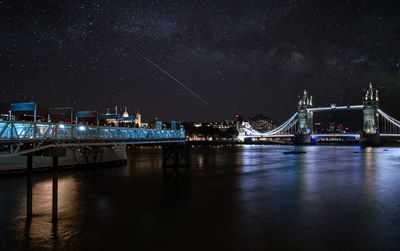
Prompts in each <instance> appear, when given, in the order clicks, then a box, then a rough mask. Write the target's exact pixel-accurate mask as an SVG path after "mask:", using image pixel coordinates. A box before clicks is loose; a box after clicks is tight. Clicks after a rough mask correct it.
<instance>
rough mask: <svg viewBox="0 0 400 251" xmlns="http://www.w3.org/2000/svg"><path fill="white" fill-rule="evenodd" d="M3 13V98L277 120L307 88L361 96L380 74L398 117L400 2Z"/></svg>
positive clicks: (50, 6)
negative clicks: (239, 115) (237, 115)
mask: <svg viewBox="0 0 400 251" xmlns="http://www.w3.org/2000/svg"><path fill="white" fill-rule="evenodd" d="M0 9H1V24H0V34H1V37H0V43H1V45H0V59H1V60H0V64H1V65H0V81H1V82H0V83H1V100H0V102H2V103H3V104H4V103H10V102H24V101H34V102H37V103H38V104H39V108H42V109H46V108H47V107H60V106H62V107H64V106H73V107H74V109H76V110H99V111H100V112H105V110H106V108H107V107H110V108H111V107H115V105H118V106H120V107H122V106H128V108H129V111H130V112H132V113H134V112H136V109H137V107H140V109H141V113H142V116H143V117H144V120H150V119H152V118H154V116H158V117H159V118H160V119H163V120H171V119H175V120H199V121H210V120H223V119H232V118H233V116H234V114H236V113H238V114H241V115H242V116H243V117H245V118H246V117H248V116H253V115H255V114H259V113H264V114H266V115H269V116H270V117H271V118H272V119H274V120H276V121H278V122H279V121H283V120H285V119H286V118H289V117H290V116H291V114H292V113H293V112H295V111H296V102H297V96H298V95H299V94H301V93H302V92H303V89H304V88H306V89H307V90H308V91H309V93H310V94H311V95H312V96H313V101H314V104H315V105H316V106H326V105H329V104H331V103H336V104H338V105H347V104H361V97H362V95H363V89H364V88H366V87H367V86H368V83H369V82H370V81H372V82H373V83H375V85H376V86H377V87H378V89H379V91H380V93H381V108H382V109H383V110H385V111H387V112H388V113H390V114H391V115H393V116H394V117H397V118H399V117H400V14H399V13H400V1H350V0H349V1H336V0H335V1H325V0H324V1H322V0H321V1H295V0H290V1H286V0H279V1H278V0H274V1H266V0H263V1H251V0H246V1H217V0H212V1H200V0H199V1H173V0H170V1H154V0H145V1H118V0H111V1H81V0H76V1H39V0H34V1H0ZM145 58H147V59H149V60H150V61H152V62H154V63H155V64H157V65H158V66H159V67H161V68H162V69H164V70H165V71H166V72H168V73H169V74H171V75H172V76H174V77H175V78H176V79H177V80H179V81H180V82H181V83H183V84H184V85H185V86H186V87H187V88H189V89H191V90H193V91H194V92H195V93H196V94H197V95H198V96H199V97H201V99H203V100H204V101H205V102H206V103H208V105H206V104H204V103H203V102H201V101H200V99H199V98H197V97H196V96H195V95H193V94H191V93H190V92H189V91H188V90H187V89H185V88H183V87H182V86H181V85H179V84H178V83H177V82H176V81H175V80H173V79H171V78H170V77H169V76H167V75H166V74H165V73H164V72H162V71H161V70H160V69H158V68H157V67H155V66H154V65H153V64H151V63H150V62H149V61H147V60H145ZM3 107H4V105H3ZM6 109H7V108H4V109H3V110H2V111H1V112H7V110H6Z"/></svg>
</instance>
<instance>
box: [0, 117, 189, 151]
mask: <svg viewBox="0 0 400 251" xmlns="http://www.w3.org/2000/svg"><path fill="white" fill-rule="evenodd" d="M184 141H185V131H184V130H183V129H179V130H167V129H161V130H160V129H145V128H129V127H110V126H87V125H71V124H60V123H38V122H20V121H0V144H8V143H12V144H14V145H15V146H16V147H15V148H14V150H13V151H14V153H15V152H19V151H21V149H20V148H19V147H20V146H21V145H24V144H25V145H26V144H30V143H34V145H35V147H40V146H46V145H48V144H50V145H52V146H54V145H63V144H80V145H112V144H146V143H157V142H164V143H168V142H171V143H173V142H175V143H176V142H184ZM20 154H22V153H20Z"/></svg>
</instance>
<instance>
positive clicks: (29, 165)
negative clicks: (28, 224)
mask: <svg viewBox="0 0 400 251" xmlns="http://www.w3.org/2000/svg"><path fill="white" fill-rule="evenodd" d="M26 158H27V161H26V167H27V176H26V216H27V217H28V218H32V165H33V164H32V162H33V161H32V158H33V157H32V156H30V155H28V156H26Z"/></svg>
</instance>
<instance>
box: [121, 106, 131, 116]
mask: <svg viewBox="0 0 400 251" xmlns="http://www.w3.org/2000/svg"><path fill="white" fill-rule="evenodd" d="M122 117H124V118H127V117H129V113H128V108H127V107H125V111H124V114H122Z"/></svg>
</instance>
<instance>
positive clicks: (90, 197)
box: [0, 145, 400, 250]
mask: <svg viewBox="0 0 400 251" xmlns="http://www.w3.org/2000/svg"><path fill="white" fill-rule="evenodd" d="M295 149H296V150H304V151H306V153H305V154H287V155H286V154H283V152H285V151H292V150H295ZM128 156H129V159H128V163H127V165H126V166H122V167H118V166H114V167H113V166H109V167H97V168H86V169H81V170H73V171H72V170H68V171H63V172H60V174H59V176H60V179H59V221H58V224H57V225H53V224H52V221H51V192H52V190H51V186H52V182H51V173H37V174H34V176H33V182H34V186H33V218H32V220H31V222H29V221H27V219H26V216H25V214H26V178H25V176H24V175H18V176H7V177H0V249H2V250H21V249H27V248H30V249H42V250H46V249H54V248H57V249H79V250H81V249H83V250H87V249H92V250H99V249H100V250H111V249H113V250H118V249H137V250H159V249H162V250H288V249H291V250H299V249H302V250H377V249H385V250H387V249H397V248H399V245H400V148H385V147H381V148H360V147H358V146H304V147H294V146H265V145H238V146H227V147H205V146H198V147H194V148H192V149H191V162H192V166H191V178H190V181H189V182H183V181H169V182H165V183H164V182H163V179H162V170H161V165H162V151H161V149H159V148H150V147H142V148H135V149H131V150H129V152H128Z"/></svg>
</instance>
